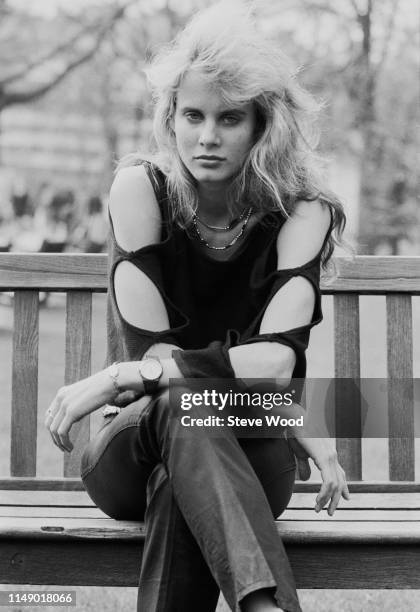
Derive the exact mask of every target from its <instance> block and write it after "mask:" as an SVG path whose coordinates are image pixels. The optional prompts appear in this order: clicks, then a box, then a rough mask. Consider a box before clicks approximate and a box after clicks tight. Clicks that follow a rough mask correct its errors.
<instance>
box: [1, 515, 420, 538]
mask: <svg viewBox="0 0 420 612" xmlns="http://www.w3.org/2000/svg"><path fill="white" fill-rule="evenodd" d="M299 512H300V511H299ZM303 512H304V513H305V514H306V516H305V517H304V518H303V519H301V518H297V513H295V515H294V517H295V518H297V520H293V519H289V520H284V519H283V517H281V518H280V520H278V521H277V526H278V530H279V533H280V534H281V535H282V537H283V538H284V540H285V542H295V543H296V542H302V543H304V542H306V543H309V542H312V543H314V542H321V541H323V542H330V543H334V544H337V545H339V544H341V543H343V542H354V543H357V542H358V543H361V544H362V543H367V542H371V543H373V542H376V543H377V544H380V543H381V542H385V541H386V542H389V543H391V542H394V543H403V542H404V544H405V545H407V544H409V545H411V544H419V543H420V521H419V520H415V519H413V520H410V521H407V520H383V521H378V520H377V519H376V518H374V519H372V520H361V521H355V520H354V519H353V518H351V519H350V520H345V519H344V520H341V519H340V518H336V519H334V517H332V518H331V517H328V515H327V514H326V512H324V513H323V514H322V515H321V518H320V519H317V518H316V516H317V515H316V514H315V513H313V516H314V517H315V518H312V517H311V518H310V519H309V511H303ZM290 516H292V514H291V515H290ZM299 516H300V515H299ZM29 537H30V538H45V539H50V538H53V539H55V538H60V539H61V538H64V539H65V538H76V539H79V538H92V539H95V538H96V539H97V538H99V539H102V538H105V539H112V538H115V539H118V540H122V539H129V540H130V539H139V538H140V539H141V538H143V537H144V526H143V523H139V522H137V521H115V520H113V519H110V518H90V517H83V516H82V517H53V516H47V517H36V516H29V517H16V516H10V517H1V518H0V540H1V539H3V538H5V539H8V538H29Z"/></svg>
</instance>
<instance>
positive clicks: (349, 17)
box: [0, 0, 420, 612]
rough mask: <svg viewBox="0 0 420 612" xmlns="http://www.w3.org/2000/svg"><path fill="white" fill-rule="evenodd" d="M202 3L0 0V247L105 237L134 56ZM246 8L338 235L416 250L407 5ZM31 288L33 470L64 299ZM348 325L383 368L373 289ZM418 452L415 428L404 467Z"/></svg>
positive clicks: (123, 599) (134, 84)
mask: <svg viewBox="0 0 420 612" xmlns="http://www.w3.org/2000/svg"><path fill="white" fill-rule="evenodd" d="M225 2H226V4H228V3H229V0H225ZM211 4H214V2H212V1H209V0H178V1H175V0H174V1H172V2H171V1H169V0H125V1H123V0H121V1H117V0H101V1H99V0H96V1H94V0H37V1H30V0H0V249H1V250H9V251H22V250H24V251H28V252H38V251H51V250H57V251H67V252H73V251H85V252H99V251H102V250H104V248H105V242H106V203H107V193H108V190H109V186H110V184H111V181H112V176H113V171H114V168H115V162H116V160H117V159H119V158H120V157H121V156H123V155H124V154H126V153H129V152H132V151H134V150H140V151H148V150H150V148H151V146H152V139H151V111H152V106H151V99H150V94H149V92H148V89H147V82H146V79H145V76H144V72H143V68H144V67H145V65H146V62H147V60H148V58H149V57H151V56H152V55H153V53H154V52H155V51H156V50H157V49H158V48H159V47H160V46H161V45H162V44H164V43H165V42H167V41H169V40H170V39H171V38H173V36H174V35H175V34H176V32H177V31H178V30H179V29H180V28H181V27H182V26H183V24H184V23H185V22H186V20H187V19H188V17H189V16H190V15H191V14H192V13H193V12H194V11H196V10H197V9H199V8H202V7H204V6H208V5H211ZM254 6H255V14H256V18H257V21H258V26H259V27H260V28H262V29H263V31H265V32H266V33H267V35H269V36H273V37H274V38H277V39H278V40H279V41H280V43H281V45H282V47H283V49H284V51H285V52H286V53H288V54H289V55H290V56H291V57H292V58H293V61H294V63H295V65H296V66H297V67H299V72H300V74H299V79H300V81H301V82H302V83H303V84H304V85H306V86H307V87H308V88H309V89H310V90H311V91H312V92H313V93H314V94H315V95H316V97H317V98H318V99H319V100H321V101H322V102H323V103H324V109H323V112H322V116H321V121H320V126H321V141H320V150H321V151H322V153H323V154H325V156H326V158H327V159H328V164H327V170H326V171H327V174H328V177H329V183H330V185H331V187H332V188H333V189H334V190H335V191H336V192H337V194H338V195H339V196H340V198H341V199H342V200H343V202H344V205H345V208H346V212H347V215H348V225H347V230H346V234H345V236H346V238H347V240H348V241H349V243H351V244H352V245H353V247H354V249H355V252H356V253H357V254H378V255H379V254H381V255H385V254H386V255H419V254H420V212H419V206H418V201H417V200H416V194H417V193H418V188H419V184H420V180H419V172H418V166H419V164H418V160H419V133H418V129H419V102H420V80H419V55H420V51H419V31H418V28H419V18H420V15H419V6H418V3H417V2H416V0H293V1H291V0H272V1H270V0H261V1H259V0H256V2H254ZM338 254H345V252H344V251H341V252H339V253H338ZM42 299H43V300H44V306H45V307H44V308H43V309H42V310H41V319H40V372H39V378H40V383H39V408H40V410H39V413H40V419H39V437H38V440H39V447H38V475H39V476H51V477H53V476H59V475H61V474H62V455H61V453H60V451H58V450H57V449H56V448H55V447H54V446H53V445H52V443H51V441H50V439H49V437H48V435H47V432H45V431H44V430H43V413H44V408H46V407H47V405H48V403H49V402H50V401H51V399H52V397H53V395H54V392H55V391H56V389H57V388H58V387H59V386H60V385H61V384H62V383H63V376H64V318H65V310H64V309H65V303H64V297H63V296H61V295H54V296H49V297H48V299H47V296H42ZM104 300H105V297H104V296H103V295H95V296H94V316H93V320H94V328H93V347H92V370H93V371H95V370H98V369H100V368H101V367H102V365H103V362H104V357H105V343H106V342H105V318H104V313H105V307H104V306H105V305H104ZM324 314H325V320H324V322H323V323H322V324H321V325H320V326H318V327H317V328H315V329H314V330H313V333H312V338H311V345H310V349H309V351H308V366H309V367H308V376H310V377H314V378H315V377H329V376H332V375H333V317H332V300H331V298H329V297H327V298H325V299H324ZM12 317H13V313H12V308H11V298H10V296H8V295H2V296H0V385H1V387H0V388H1V390H2V393H1V395H0V410H1V414H2V415H3V418H2V419H1V423H0V474H1V475H2V476H8V475H9V454H10V391H11V369H10V364H11V347H12V342H11V329H12ZM413 319H414V320H413V325H414V339H415V340H414V375H415V377H420V347H419V342H418V340H417V339H418V338H420V298H413ZM361 338H362V347H361V367H362V375H363V376H364V377H372V378H373V377H378V378H379V377H384V376H385V375H386V363H385V355H386V350H385V303H384V298H381V297H363V298H361ZM419 459H420V446H419V440H417V445H416V478H417V480H419V479H420V461H419ZM363 461H364V473H363V477H364V478H365V479H378V480H386V479H387V477H388V475H387V441H386V440H374V441H371V440H364V441H363ZM314 477H315V478H317V476H316V474H315V475H314ZM320 563H322V559H320ZM1 588H4V589H6V588H7V587H6V586H4V587H1ZM42 588H45V589H48V588H49V587H42ZM77 591H78V601H79V603H78V606H77V608H76V609H77V610H80V611H85V610H97V609H101V610H104V611H107V610H109V611H111V610H116V609H121V610H126V609H127V610H129V609H133V608H134V607H135V598H136V589H125V590H124V591H123V590H122V589H105V588H104V589H100V588H92V587H89V588H78V589H77ZM417 600H418V597H416V593H415V592H412V593H409V592H389V593H388V592H378V591H371V592H370V591H366V592H354V591H329V592H326V591H319V592H315V591H306V592H302V602H303V608H304V611H305V612H311V611H312V610H315V609H317V610H321V611H325V612H329V611H331V612H333V611H336V610H337V611H338V610H342V611H344V612H346V611H353V610H354V611H358V610H362V609H363V610H391V609H398V610H404V611H407V612H412V611H415V610H420V604H419V603H418V601H417ZM15 609H16V608H15ZM29 609H30V608H25V610H29ZM38 609H39V608H38ZM73 609H74V608H73ZM34 610H35V608H34ZM197 612H199V611H197Z"/></svg>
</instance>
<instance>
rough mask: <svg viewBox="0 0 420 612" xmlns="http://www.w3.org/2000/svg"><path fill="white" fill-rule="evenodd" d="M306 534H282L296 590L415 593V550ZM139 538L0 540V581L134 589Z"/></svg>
mask: <svg viewBox="0 0 420 612" xmlns="http://www.w3.org/2000/svg"><path fill="white" fill-rule="evenodd" d="M308 526H310V524H309V525H308ZM309 535H310V532H309ZM306 536H307V534H303V536H302V538H300V540H299V539H295V542H291V541H290V538H289V541H287V538H286V536H285V535H283V539H284V541H285V547H286V551H287V554H288V557H289V559H290V563H291V566H292V569H293V572H294V575H295V578H296V584H297V587H298V588H299V589H317V588H322V589H338V588H341V589H343V588H344V589H346V588H348V589H350V588H352V589H357V588H358V589H375V588H377V589H391V588H394V589H406V588H417V589H420V572H419V571H418V567H419V565H420V547H419V546H408V545H407V544H406V543H405V542H404V543H403V544H402V545H401V544H398V543H394V542H388V541H384V542H382V545H381V547H380V549H379V550H378V543H377V542H375V543H373V544H372V543H363V542H357V543H354V542H351V541H350V542H343V543H342V545H341V546H336V545H334V544H331V543H328V541H321V542H318V543H315V542H313V541H311V539H309V540H308V539H307V537H306ZM139 539H140V538H139V536H137V537H136V538H132V539H125V540H123V539H118V540H117V539H115V540H111V542H112V545H111V546H110V540H109V539H108V538H104V537H103V536H101V537H100V538H96V539H93V538H86V537H84V538H76V539H69V538H67V539H63V538H58V539H56V540H49V541H47V542H46V541H45V539H44V540H43V539H41V538H38V539H34V538H15V539H9V540H0V544H1V551H2V554H1V555H0V582H1V583H2V584H51V585H65V586H69V585H75V586H77V585H80V586H85V585H86V586H89V585H92V586H104V585H106V586H120V587H127V586H130V587H136V586H137V585H138V576H139V570H140V563H141V542H139ZM396 560H398V562H396Z"/></svg>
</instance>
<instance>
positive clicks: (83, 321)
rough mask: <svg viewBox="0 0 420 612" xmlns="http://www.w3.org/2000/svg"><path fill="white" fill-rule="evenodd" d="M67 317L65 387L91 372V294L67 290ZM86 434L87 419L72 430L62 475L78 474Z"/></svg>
mask: <svg viewBox="0 0 420 612" xmlns="http://www.w3.org/2000/svg"><path fill="white" fill-rule="evenodd" d="M66 315H67V316H66V364H65V384H66V385H69V384H71V383H74V382H77V381H78V380H81V379H82V378H86V377H87V376H89V375H90V373H91V372H90V371H91V344H92V342H91V336H92V294H91V293H88V292H86V291H70V292H69V293H68V294H67V304H66ZM89 435H90V427H89V417H85V418H83V419H82V420H81V421H79V422H77V423H76V424H75V425H74V426H73V427H72V431H71V434H70V437H71V440H72V442H73V444H74V448H73V451H72V452H71V453H65V455H64V476H78V475H79V474H80V458H81V455H82V452H83V449H84V447H85V446H86V444H87V442H88V441H89Z"/></svg>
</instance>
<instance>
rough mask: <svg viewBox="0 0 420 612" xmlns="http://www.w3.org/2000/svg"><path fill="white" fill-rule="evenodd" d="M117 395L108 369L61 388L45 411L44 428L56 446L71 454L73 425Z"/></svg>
mask: <svg viewBox="0 0 420 612" xmlns="http://www.w3.org/2000/svg"><path fill="white" fill-rule="evenodd" d="M115 396H116V390H115V387H114V384H113V381H112V378H111V376H110V375H109V373H108V371H107V369H105V370H101V371H100V372H98V373H97V374H93V375H92V376H89V377H88V378H84V379H83V380H79V381H78V382H76V383H74V384H72V385H66V386H64V387H61V389H59V390H58V392H57V395H56V396H55V398H54V399H53V401H52V402H51V404H50V406H49V408H48V410H47V411H46V412H45V427H46V428H47V429H48V430H49V432H50V434H51V437H52V439H53V441H54V444H55V445H56V446H58V448H59V449H60V450H62V451H68V452H71V451H72V450H73V445H72V443H71V441H70V437H69V433H70V429H71V428H72V426H73V424H74V423H76V422H77V421H80V419H81V418H83V417H84V416H86V415H87V414H90V413H91V412H93V411H94V410H96V409H97V408H100V407H101V406H103V405H104V404H107V403H108V402H111V401H112V400H113V399H114V398H115Z"/></svg>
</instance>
